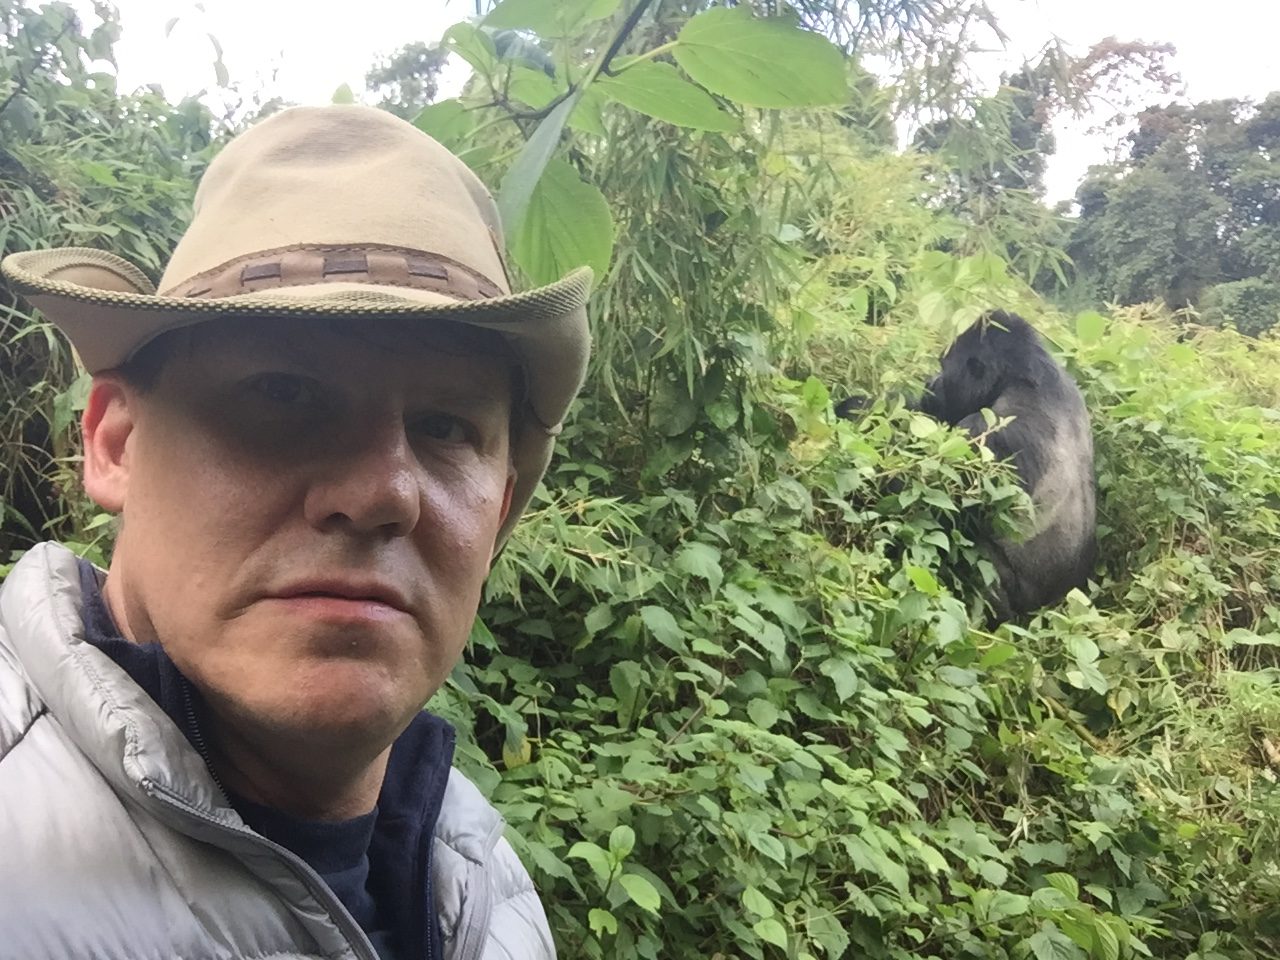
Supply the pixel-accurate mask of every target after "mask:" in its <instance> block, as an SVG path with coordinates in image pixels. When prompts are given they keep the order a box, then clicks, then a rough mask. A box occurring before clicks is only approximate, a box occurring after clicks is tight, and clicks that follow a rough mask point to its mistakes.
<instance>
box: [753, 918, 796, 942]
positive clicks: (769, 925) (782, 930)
mask: <svg viewBox="0 0 1280 960" xmlns="http://www.w3.org/2000/svg"><path fill="white" fill-rule="evenodd" d="M751 929H752V930H754V931H755V932H756V936H758V937H759V938H760V939H761V940H763V941H765V943H772V944H773V945H774V946H775V947H781V948H782V949H783V950H785V949H787V928H786V927H784V926H783V925H782V924H781V923H779V922H778V921H777V919H775V918H774V917H765V919H763V920H757V921H756V923H755V924H754V925H753V926H752V928H751Z"/></svg>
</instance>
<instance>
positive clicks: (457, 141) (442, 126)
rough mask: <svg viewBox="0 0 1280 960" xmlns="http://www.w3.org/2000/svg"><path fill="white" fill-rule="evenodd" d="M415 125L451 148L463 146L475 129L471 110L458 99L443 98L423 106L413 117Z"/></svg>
mask: <svg viewBox="0 0 1280 960" xmlns="http://www.w3.org/2000/svg"><path fill="white" fill-rule="evenodd" d="M413 125H414V126H415V127H417V128H418V129H419V130H421V131H422V132H423V133H425V134H427V135H428V136H430V137H433V138H435V139H436V140H438V141H440V142H441V143H442V144H444V145H445V146H446V147H449V148H450V149H453V148H454V147H458V146H461V145H462V144H463V141H464V140H465V138H466V137H467V136H468V135H469V134H470V133H471V131H472V129H474V126H473V124H472V122H471V113H470V111H468V110H467V108H466V107H464V106H463V105H462V103H461V101H458V100H441V101H440V102H439V103H433V104H430V105H429V106H426V107H423V108H422V109H421V110H420V111H418V115H417V116H415V117H414V118H413Z"/></svg>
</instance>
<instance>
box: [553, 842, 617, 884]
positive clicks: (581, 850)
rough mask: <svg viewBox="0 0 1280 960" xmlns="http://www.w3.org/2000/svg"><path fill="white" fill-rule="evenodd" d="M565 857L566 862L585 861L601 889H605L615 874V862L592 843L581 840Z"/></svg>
mask: <svg viewBox="0 0 1280 960" xmlns="http://www.w3.org/2000/svg"><path fill="white" fill-rule="evenodd" d="M564 856H565V859H566V860H585V861H586V862H587V865H588V866H589V867H591V872H592V873H594V874H595V877H596V882H597V883H598V884H599V885H600V888H601V889H604V886H605V884H607V883H608V882H609V877H610V876H611V875H612V874H613V862H612V861H611V860H610V859H609V854H608V853H606V852H605V851H604V850H603V849H602V848H601V847H598V846H596V845H595V844H594V843H591V842H590V841H587V840H579V841H578V842H577V843H575V844H574V845H573V846H572V847H570V848H569V852H568V853H566V854H565V855H564Z"/></svg>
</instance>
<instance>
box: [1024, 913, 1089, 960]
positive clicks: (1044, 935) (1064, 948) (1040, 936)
mask: <svg viewBox="0 0 1280 960" xmlns="http://www.w3.org/2000/svg"><path fill="white" fill-rule="evenodd" d="M1027 946H1029V947H1030V948H1031V955H1032V956H1034V957H1035V958H1036V960H1076V958H1077V956H1078V954H1077V953H1076V951H1075V945H1074V944H1073V943H1072V942H1071V941H1070V940H1069V939H1068V938H1067V937H1065V936H1063V935H1062V933H1061V931H1059V930H1058V928H1057V927H1055V926H1054V925H1053V923H1052V922H1051V921H1048V920H1046V921H1045V922H1044V923H1043V924H1041V926H1040V930H1039V931H1038V932H1037V933H1036V934H1035V935H1034V936H1032V937H1031V938H1029V939H1028V940H1027Z"/></svg>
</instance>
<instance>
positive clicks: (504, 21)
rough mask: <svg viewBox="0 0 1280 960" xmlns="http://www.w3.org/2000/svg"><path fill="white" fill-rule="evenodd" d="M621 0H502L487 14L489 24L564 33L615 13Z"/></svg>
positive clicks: (540, 33)
mask: <svg viewBox="0 0 1280 960" xmlns="http://www.w3.org/2000/svg"><path fill="white" fill-rule="evenodd" d="M620 3H621V0H502V2H501V3H500V4H498V5H497V6H496V7H494V8H493V10H491V11H490V12H489V13H488V14H487V15H486V16H485V18H484V25H485V26H486V27H494V28H498V29H513V30H532V31H533V32H534V33H536V34H538V36H541V37H561V36H566V35H568V34H570V33H577V32H578V30H579V29H580V28H581V27H582V26H584V25H586V24H588V23H590V22H592V21H594V20H602V19H603V18H605V17H608V16H612V15H613V13H614V11H615V10H617V9H618V6H619V4H620Z"/></svg>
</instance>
